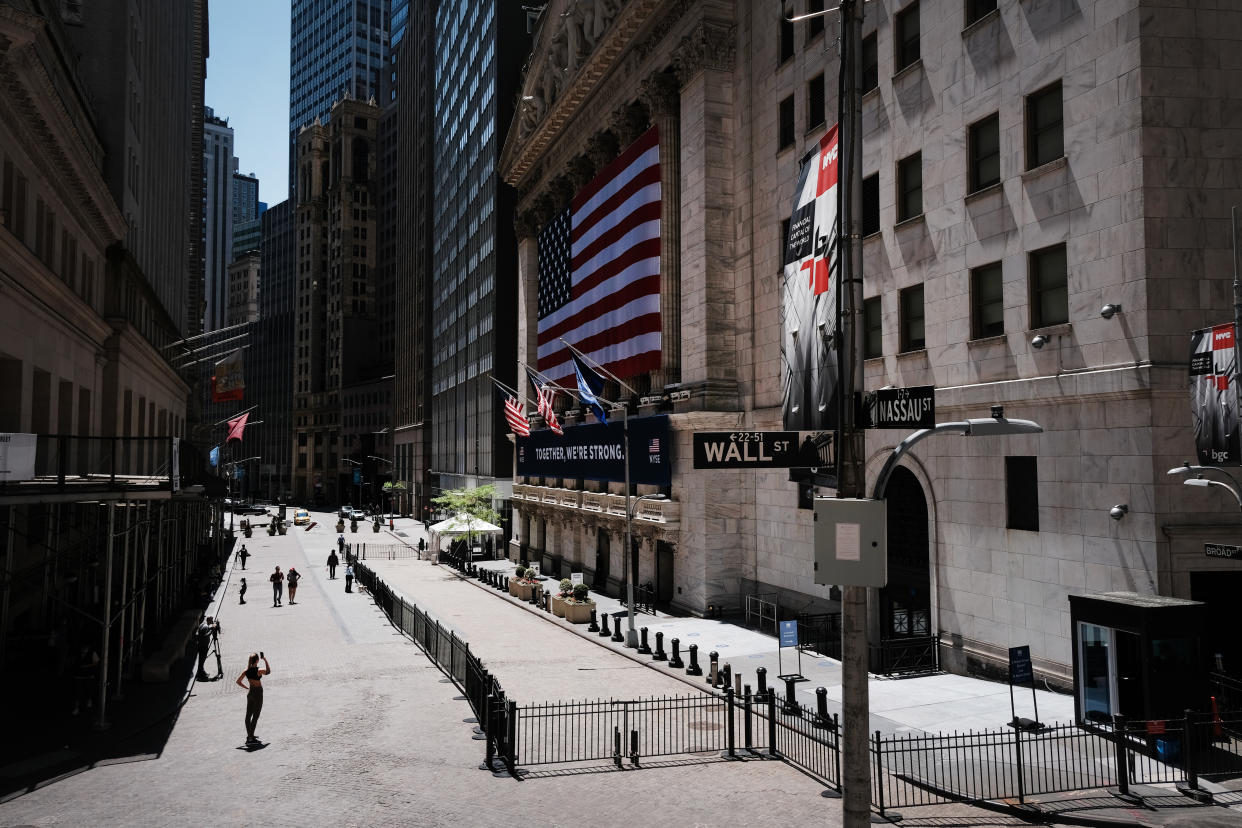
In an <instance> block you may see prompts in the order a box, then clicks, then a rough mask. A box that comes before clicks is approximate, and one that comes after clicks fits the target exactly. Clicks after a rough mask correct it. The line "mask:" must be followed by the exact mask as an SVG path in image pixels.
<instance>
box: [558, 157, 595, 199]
mask: <svg viewBox="0 0 1242 828" xmlns="http://www.w3.org/2000/svg"><path fill="white" fill-rule="evenodd" d="M565 177H566V178H568V179H569V183H570V184H572V185H573V188H574V192H577V191H578V190H581V189H582V188H583V187H585V186H586V185H587V184H589V183H590V182H591V179H592V178H594V177H595V165H594V164H592V163H591V159H590V158H587V157H586V156H585V155H575V156H574V157H573V160H571V161H570V162H569V171H568V172H566V173H565Z"/></svg>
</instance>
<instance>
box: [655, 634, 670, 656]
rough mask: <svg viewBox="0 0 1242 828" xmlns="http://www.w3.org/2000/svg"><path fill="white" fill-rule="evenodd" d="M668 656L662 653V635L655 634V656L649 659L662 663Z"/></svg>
mask: <svg viewBox="0 0 1242 828" xmlns="http://www.w3.org/2000/svg"><path fill="white" fill-rule="evenodd" d="M667 658H668V656H667V655H666V654H665V652H664V633H662V632H658V633H656V649H655V655H653V656H652V657H651V660H652V661H664V660H666V659H667Z"/></svg>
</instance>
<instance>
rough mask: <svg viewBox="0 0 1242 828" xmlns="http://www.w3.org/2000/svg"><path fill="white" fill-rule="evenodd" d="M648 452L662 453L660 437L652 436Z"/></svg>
mask: <svg viewBox="0 0 1242 828" xmlns="http://www.w3.org/2000/svg"><path fill="white" fill-rule="evenodd" d="M647 453H648V454H659V453H660V438H659V437H652V438H651V445H649V446H647Z"/></svg>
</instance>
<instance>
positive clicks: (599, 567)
mask: <svg viewBox="0 0 1242 828" xmlns="http://www.w3.org/2000/svg"><path fill="white" fill-rule="evenodd" d="M608 557H609V550H608V530H607V529H604V528H602V527H601V528H599V529H597V530H595V583H593V584H591V587H592V588H593V589H594V590H595V591H596V592H598V593H600V594H601V595H607V594H608Z"/></svg>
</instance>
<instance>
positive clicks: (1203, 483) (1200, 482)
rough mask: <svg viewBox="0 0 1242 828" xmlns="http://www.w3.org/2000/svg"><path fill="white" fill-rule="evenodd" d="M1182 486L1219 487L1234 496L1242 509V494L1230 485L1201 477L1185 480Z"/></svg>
mask: <svg viewBox="0 0 1242 828" xmlns="http://www.w3.org/2000/svg"><path fill="white" fill-rule="evenodd" d="M1182 485H1183V486H1199V487H1201V488H1207V487H1208V486H1219V487H1220V488H1222V489H1224V490H1226V491H1227V492H1229V494H1231V495H1233V499H1234V500H1236V501H1238V508H1239V509H1242V494H1239V493H1238V490H1237V489H1235V488H1234V487H1233V486H1230V485H1229V484H1228V483H1222V482H1221V481H1219V480H1208V479H1207V478H1206V477H1203V476H1199V477H1192V478H1190V479H1189V480H1183V481H1182Z"/></svg>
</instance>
